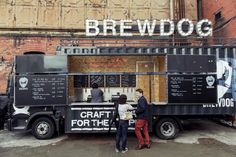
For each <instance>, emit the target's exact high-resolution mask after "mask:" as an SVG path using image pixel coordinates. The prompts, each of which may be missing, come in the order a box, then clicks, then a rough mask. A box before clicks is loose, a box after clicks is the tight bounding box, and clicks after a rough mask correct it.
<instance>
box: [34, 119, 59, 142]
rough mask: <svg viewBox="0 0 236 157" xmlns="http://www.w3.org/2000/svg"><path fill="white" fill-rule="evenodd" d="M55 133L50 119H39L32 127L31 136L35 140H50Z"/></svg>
mask: <svg viewBox="0 0 236 157" xmlns="http://www.w3.org/2000/svg"><path fill="white" fill-rule="evenodd" d="M54 133H55V125H54V123H53V121H52V120H51V119H50V118H47V117H41V118H38V119H36V121H35V122H34V123H33V125H32V134H33V135H34V137H35V138H37V139H41V140H44V139H50V138H52V137H53V135H54Z"/></svg>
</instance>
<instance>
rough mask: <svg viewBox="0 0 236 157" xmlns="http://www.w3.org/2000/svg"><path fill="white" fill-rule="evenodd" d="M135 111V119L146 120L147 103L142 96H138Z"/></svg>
mask: <svg viewBox="0 0 236 157" xmlns="http://www.w3.org/2000/svg"><path fill="white" fill-rule="evenodd" d="M135 113H136V115H137V119H143V120H148V103H147V100H146V98H145V97H144V96H142V97H140V98H139V100H138V105H137V110H136V111H135Z"/></svg>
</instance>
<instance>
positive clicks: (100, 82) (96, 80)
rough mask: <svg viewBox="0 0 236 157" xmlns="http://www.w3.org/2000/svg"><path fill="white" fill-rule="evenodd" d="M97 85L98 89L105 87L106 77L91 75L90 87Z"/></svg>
mask: <svg viewBox="0 0 236 157" xmlns="http://www.w3.org/2000/svg"><path fill="white" fill-rule="evenodd" d="M94 83H96V84H98V87H104V76H103V75H91V76H90V86H91V87H92V85H93V84H94Z"/></svg>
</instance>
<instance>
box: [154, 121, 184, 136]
mask: <svg viewBox="0 0 236 157" xmlns="http://www.w3.org/2000/svg"><path fill="white" fill-rule="evenodd" d="M154 128H155V130H154V131H155V133H156V135H157V136H158V137H159V138H161V139H163V140H170V139H174V138H176V136H177V135H178V133H179V125H178V123H177V122H176V120H175V119H173V118H162V119H160V120H158V121H157V123H156V125H155V127H154Z"/></svg>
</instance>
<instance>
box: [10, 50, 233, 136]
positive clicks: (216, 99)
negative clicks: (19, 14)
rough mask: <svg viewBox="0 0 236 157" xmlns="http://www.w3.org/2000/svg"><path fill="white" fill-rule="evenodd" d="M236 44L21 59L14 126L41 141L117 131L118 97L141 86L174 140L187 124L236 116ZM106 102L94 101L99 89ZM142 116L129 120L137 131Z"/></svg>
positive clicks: (156, 124) (155, 119)
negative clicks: (137, 120)
mask: <svg viewBox="0 0 236 157" xmlns="http://www.w3.org/2000/svg"><path fill="white" fill-rule="evenodd" d="M235 81H236V47H230V46H167V47H161V46H159V47H99V46H94V47H75V46H71V47H66V46H59V47H58V48H57V51H56V55H52V56H48V55H22V56H16V57H15V62H14V68H13V72H12V73H11V80H10V81H9V93H10V94H9V97H10V101H9V102H10V103H9V106H8V112H9V118H8V129H9V130H10V131H31V132H32V134H33V135H34V136H35V137H36V138H38V139H49V138H52V137H53V135H55V133H56V134H58V133H60V132H65V133H107V132H115V131H116V128H115V125H114V124H113V125H110V120H111V118H112V116H113V113H114V110H115V109H114V108H115V107H114V102H115V101H116V100H117V98H118V97H119V95H120V94H126V95H127V98H128V102H129V103H130V104H131V105H133V106H134V107H135V106H136V102H137V100H136V98H135V90H136V89H137V88H141V89H143V90H144V96H145V97H146V98H147V100H148V102H149V115H150V119H149V126H150V128H149V129H150V131H153V132H154V133H156V135H157V136H158V137H160V138H162V139H173V138H175V137H176V136H177V135H178V133H179V132H180V131H181V129H182V122H183V121H184V120H187V119H192V118H197V119H205V118H227V117H228V116H232V115H235V113H236V107H235V106H236V105H235V100H236V83H235ZM93 83H97V84H98V86H99V88H100V89H101V90H102V91H103V93H104V95H103V102H100V103H92V102H91V92H90V91H91V86H92V84H93ZM134 123H135V120H130V121H129V130H130V131H132V130H134Z"/></svg>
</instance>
